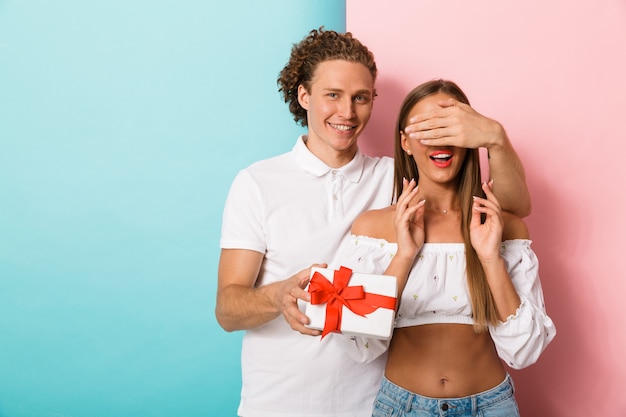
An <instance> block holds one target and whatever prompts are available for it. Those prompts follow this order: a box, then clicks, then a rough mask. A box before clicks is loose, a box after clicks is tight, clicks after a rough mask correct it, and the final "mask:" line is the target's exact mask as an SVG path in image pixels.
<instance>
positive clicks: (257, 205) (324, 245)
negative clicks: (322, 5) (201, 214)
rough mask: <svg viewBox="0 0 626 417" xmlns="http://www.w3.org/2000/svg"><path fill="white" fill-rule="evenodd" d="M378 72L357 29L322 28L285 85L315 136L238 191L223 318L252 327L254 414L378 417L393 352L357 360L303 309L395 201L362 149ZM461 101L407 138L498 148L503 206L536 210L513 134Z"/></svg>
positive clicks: (265, 164)
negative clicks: (315, 280) (363, 217)
mask: <svg viewBox="0 0 626 417" xmlns="http://www.w3.org/2000/svg"><path fill="white" fill-rule="evenodd" d="M376 75H377V69H376V64H375V61H374V57H373V55H372V54H371V52H370V51H369V50H368V49H367V48H366V47H365V46H364V45H362V44H361V43H360V42H359V41H358V40H356V39H355V38H353V37H352V35H351V34H350V33H346V34H339V33H337V32H334V31H325V30H323V29H320V30H313V31H311V32H310V34H309V35H308V36H307V37H305V38H304V39H303V40H302V41H301V42H300V43H299V44H296V45H294V47H293V49H292V52H291V57H290V60H289V62H288V63H287V65H286V66H285V67H284V68H283V70H282V71H281V74H280V76H279V78H278V83H279V86H280V91H281V92H282V94H283V96H284V98H285V101H286V102H287V103H288V104H289V109H290V111H291V112H292V114H293V115H294V119H295V121H296V122H298V123H301V124H302V125H303V126H306V127H307V128H308V132H307V134H306V135H303V136H301V137H300V138H298V140H297V142H296V145H295V146H294V148H293V150H292V151H291V152H288V153H286V154H283V155H280V156H277V157H274V158H270V159H267V160H264V161H259V162H257V163H255V164H253V165H251V166H250V167H248V168H246V169H244V170H242V171H241V172H240V173H239V174H238V175H237V177H236V178H235V180H234V182H233V185H232V187H231V190H230V193H229V196H228V199H227V202H226V206H225V209H224V218H223V228H222V239H221V248H222V252H221V256H220V263H219V270H218V291H217V307H216V317H217V319H218V321H219V323H220V325H221V326H222V327H223V328H224V329H225V330H227V331H235V330H245V331H246V334H245V336H244V340H243V346H242V373H243V378H242V380H243V386H242V392H241V403H240V405H239V410H238V414H239V415H240V416H242V417H269V416H272V417H274V416H289V417H297V416H302V417H305V416H306V417H330V416H346V417H347V416H370V415H371V412H372V401H373V399H374V397H375V395H376V392H377V390H378V386H379V383H380V380H381V377H382V372H383V367H384V363H385V357H384V355H383V356H381V357H380V358H378V359H377V360H375V361H374V362H372V363H369V364H357V363H355V362H353V361H352V360H351V359H350V358H349V357H348V356H347V354H346V353H344V351H343V350H342V349H341V347H340V346H339V345H338V344H336V343H334V341H333V338H334V337H341V335H336V334H331V335H329V336H328V337H326V338H325V339H324V340H323V341H320V339H319V337H311V336H319V335H320V333H321V332H319V331H316V330H311V329H308V328H307V327H306V326H305V325H306V324H307V323H308V318H307V317H306V316H305V315H304V314H303V313H302V312H301V310H300V308H299V307H298V302H300V303H301V304H302V303H303V302H304V301H309V295H308V293H307V292H306V291H304V289H303V288H304V287H305V286H306V284H307V282H308V279H309V274H310V267H311V265H312V264H313V263H314V262H319V263H320V265H326V263H328V264H329V265H331V266H333V267H335V266H338V262H340V261H339V260H336V259H335V256H336V252H337V249H338V248H339V246H340V245H341V242H342V241H343V240H344V238H345V237H346V236H347V235H348V232H349V230H350V227H351V225H352V222H353V221H354V219H355V218H356V217H357V216H358V215H359V214H360V213H362V212H363V211H365V210H369V209H374V208H382V207H385V206H387V205H389V204H390V203H391V199H392V188H393V161H392V159H390V158H386V157H384V158H372V157H368V156H365V155H363V154H361V153H360V152H359V149H358V146H357V140H358V138H359V135H360V134H361V132H362V131H363V129H364V128H365V126H366V125H367V122H368V121H369V118H370V115H371V110H372V105H373V101H374V97H375V95H376V90H375V86H374V83H375V80H376ZM453 104H454V103H442V107H441V111H439V112H434V113H432V114H429V115H424V117H421V118H418V119H416V120H415V123H414V124H413V125H411V126H410V128H407V133H409V134H412V135H415V136H416V139H426V140H428V139H430V140H434V143H431V144H433V145H439V144H452V143H455V144H458V145H457V146H466V147H479V146H487V147H488V149H489V151H490V157H491V159H490V164H491V173H492V177H494V178H496V183H499V182H500V181H502V183H505V184H509V186H507V188H506V189H505V188H502V189H500V190H499V191H500V193H499V194H498V197H499V198H500V199H501V201H502V202H503V206H504V207H507V208H509V209H510V210H511V211H516V210H517V212H518V214H521V215H526V214H527V212H524V210H526V211H528V209H529V203H528V198H527V196H528V191H527V189H526V185H525V182H524V173H523V169H522V166H521V163H519V159H518V158H517V156H516V155H515V152H514V150H513V148H512V147H511V145H510V143H509V141H508V138H507V137H506V134H505V133H504V130H503V129H502V127H501V126H500V125H499V124H498V123H497V122H495V121H492V120H489V119H487V118H484V117H483V116H481V115H479V114H478V113H476V112H474V111H473V109H471V108H470V107H469V106H468V107H466V108H465V107H460V106H456V105H453ZM467 123H472V124H471V126H466V124H467ZM475 126H477V128H475ZM411 131H412V132H411ZM501 179H502V180H501ZM505 191H506V193H505ZM520 195H521V198H520ZM524 196H526V199H524ZM511 201H514V202H516V204H517V202H521V204H519V205H517V206H514V205H511V204H509V202H511ZM518 207H519V208H521V210H518V209H517V208H518ZM520 211H521V213H520Z"/></svg>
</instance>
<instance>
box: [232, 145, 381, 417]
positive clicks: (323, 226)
mask: <svg viewBox="0 0 626 417" xmlns="http://www.w3.org/2000/svg"><path fill="white" fill-rule="evenodd" d="M305 140H306V137H305V136H301V137H300V138H298V141H297V142H296V145H295V146H294V148H293V150H292V151H291V152H288V153H285V154H283V155H279V156H276V157H274V158H270V159H266V160H263V161H259V162H257V163H255V164H253V165H251V166H250V167H248V168H246V169H244V170H242V171H241V172H239V174H238V175H237V177H236V178H235V180H234V182H233V184H232V186H231V189H230V192H229V194H228V198H227V200H226V205H225V208H224V216H223V225H222V237H221V242H220V245H221V247H222V248H223V249H250V250H254V251H258V252H261V253H263V254H264V255H265V259H264V262H263V264H262V266H261V271H260V275H259V278H258V280H257V283H256V285H257V286H260V285H264V284H269V283H272V282H275V281H280V280H283V279H286V278H289V277H291V276H292V275H293V274H295V273H297V272H298V271H300V270H302V269H304V268H307V267H309V266H310V265H311V264H313V263H328V265H329V267H330V268H337V267H339V264H340V260H338V259H335V258H336V255H337V250H338V248H339V247H340V245H341V243H342V241H343V240H344V239H347V238H348V234H349V231H350V228H351V226H352V223H353V221H354V220H355V219H356V217H357V216H358V215H359V214H361V213H362V212H364V211H366V210H369V209H375V208H382V207H386V206H388V205H389V204H390V203H391V197H392V190H393V159H391V158H388V157H383V158H373V157H369V156H365V155H363V154H361V153H360V151H357V154H356V155H355V157H354V159H353V160H352V161H351V162H350V163H348V164H347V165H345V166H343V167H341V168H337V169H335V168H331V167H329V166H327V165H326V164H325V163H324V162H322V161H321V160H320V159H318V158H317V157H316V156H315V155H313V154H312V153H311V152H310V151H309V150H308V148H307V147H306V145H305V143H304V141H305ZM301 307H302V306H301ZM335 336H336V335H333V334H331V335H329V336H328V337H326V338H324V340H322V341H320V338H319V337H312V336H305V335H302V334H300V333H298V332H296V331H294V330H292V329H291V327H289V325H288V324H287V323H286V322H285V320H284V318H283V317H282V316H280V317H278V318H276V319H274V320H273V321H271V322H269V323H267V324H266V325H264V326H262V327H260V328H257V329H254V330H248V331H246V333H245V335H244V339H243V346H242V359H241V364H242V381H243V385H242V391H241V403H240V406H239V411H238V413H239V415H240V416H243V417H275V416H289V417H299V416H300V417H330V416H334V417H337V416H345V417H348V416H355V417H356V416H358V417H360V416H363V417H365V416H367V417H369V416H371V412H372V402H373V400H374V397H375V396H376V393H377V391H378V388H379V383H380V379H381V377H382V374H383V369H384V364H385V358H386V357H385V356H384V355H383V356H381V357H380V358H378V359H377V360H376V361H374V362H372V363H370V364H357V363H356V362H354V361H352V360H351V359H350V358H349V357H348V356H347V354H346V353H344V351H343V350H342V349H340V348H339V347H338V346H337V345H335V343H334V342H333V340H332V339H333V337H335Z"/></svg>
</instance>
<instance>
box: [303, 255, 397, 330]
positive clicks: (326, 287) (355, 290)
mask: <svg viewBox="0 0 626 417" xmlns="http://www.w3.org/2000/svg"><path fill="white" fill-rule="evenodd" d="M351 276H352V270H351V269H350V268H346V267H345V266H342V267H340V268H339V270H336V271H334V275H333V282H332V283H331V282H330V281H328V280H327V279H326V278H325V277H324V275H322V274H320V273H319V272H315V273H314V274H313V277H312V278H311V282H310V283H309V292H310V293H311V304H313V305H315V304H324V303H327V304H326V321H325V322H324V329H323V330H322V339H323V338H324V336H326V335H327V334H328V333H330V332H341V331H340V329H341V313H342V310H343V306H346V307H347V308H348V309H349V310H350V311H352V312H353V313H355V314H358V315H359V316H362V317H365V315H366V314H370V313H373V312H374V311H376V310H377V309H378V308H387V309H390V310H394V309H395V308H396V299H395V298H394V297H388V296H385V295H379V294H371V293H367V292H365V290H363V286H362V285H355V286H352V287H348V281H350V277H351Z"/></svg>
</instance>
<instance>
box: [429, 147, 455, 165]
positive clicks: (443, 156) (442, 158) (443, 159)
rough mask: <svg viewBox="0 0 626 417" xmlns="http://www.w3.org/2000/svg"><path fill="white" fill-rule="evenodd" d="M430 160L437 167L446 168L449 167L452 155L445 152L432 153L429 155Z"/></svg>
mask: <svg viewBox="0 0 626 417" xmlns="http://www.w3.org/2000/svg"><path fill="white" fill-rule="evenodd" d="M430 159H431V160H432V161H433V162H434V163H435V165H437V166H438V167H447V166H448V165H450V163H451V161H452V153H450V152H447V151H439V152H433V153H432V154H431V155H430Z"/></svg>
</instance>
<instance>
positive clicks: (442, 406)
mask: <svg viewBox="0 0 626 417" xmlns="http://www.w3.org/2000/svg"><path fill="white" fill-rule="evenodd" d="M441 409H442V410H443V411H448V404H446V403H443V404H441Z"/></svg>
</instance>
